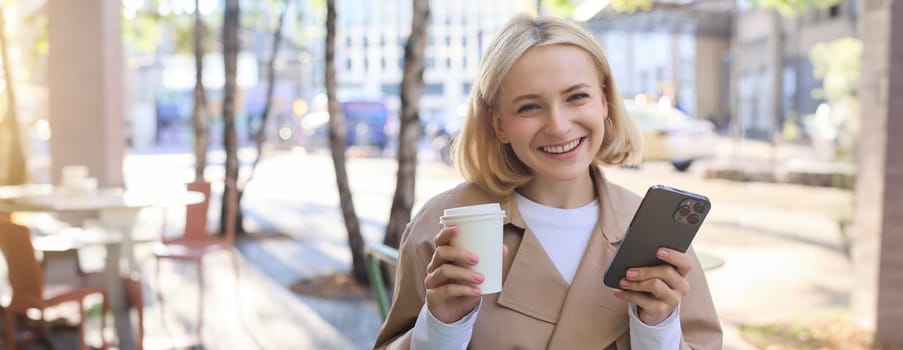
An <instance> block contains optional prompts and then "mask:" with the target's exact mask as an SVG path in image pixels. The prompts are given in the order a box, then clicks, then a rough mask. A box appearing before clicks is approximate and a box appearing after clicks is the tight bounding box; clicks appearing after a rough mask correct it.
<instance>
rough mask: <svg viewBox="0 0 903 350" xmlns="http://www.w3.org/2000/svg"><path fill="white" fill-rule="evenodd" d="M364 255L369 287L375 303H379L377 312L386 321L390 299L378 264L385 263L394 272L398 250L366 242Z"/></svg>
mask: <svg viewBox="0 0 903 350" xmlns="http://www.w3.org/2000/svg"><path fill="white" fill-rule="evenodd" d="M364 254H365V255H366V259H367V276H368V277H369V278H370V287H371V288H373V293H374V294H375V295H376V302H377V303H379V312H380V314H381V315H382V317H383V319H386V316H387V315H388V314H389V307H390V306H391V305H392V297H391V295H389V288H388V286H386V282H385V279H384V277H383V273H382V268H381V267H382V264H380V263H381V262H382V263H385V264H386V266H387V267H388V268H389V269H392V270H394V269H395V267H396V266H397V265H398V250H397V249H395V248H392V247H389V246H387V245H384V244H380V243H373V242H368V243H367V244H366V245H365V246H364Z"/></svg>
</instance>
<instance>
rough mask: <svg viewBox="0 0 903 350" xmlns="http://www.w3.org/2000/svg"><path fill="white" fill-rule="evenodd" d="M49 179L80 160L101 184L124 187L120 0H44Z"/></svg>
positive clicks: (56, 180)
mask: <svg viewBox="0 0 903 350" xmlns="http://www.w3.org/2000/svg"><path fill="white" fill-rule="evenodd" d="M47 12H48V18H49V20H48V22H49V33H50V34H49V38H50V52H49V59H48V63H49V64H48V73H49V74H48V80H49V86H50V127H51V130H52V133H53V135H52V137H51V139H50V157H51V167H50V169H51V170H50V171H51V174H50V178H51V179H52V180H51V181H52V182H53V183H54V184H58V183H59V179H60V169H61V168H62V167H63V166H66V165H72V164H84V165H87V166H88V168H89V171H90V174H89V176H92V177H96V178H97V179H98V183H99V184H100V185H101V186H121V185H123V175H122V158H123V154H124V149H125V128H126V124H125V115H124V113H123V109H124V107H123V104H124V103H123V89H124V84H123V49H122V29H121V23H120V17H121V10H120V1H119V0H79V1H64V0H54V1H48V2H47Z"/></svg>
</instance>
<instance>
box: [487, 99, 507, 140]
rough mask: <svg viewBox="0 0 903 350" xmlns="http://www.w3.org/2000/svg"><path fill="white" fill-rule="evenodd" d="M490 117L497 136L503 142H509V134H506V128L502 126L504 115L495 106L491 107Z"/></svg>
mask: <svg viewBox="0 0 903 350" xmlns="http://www.w3.org/2000/svg"><path fill="white" fill-rule="evenodd" d="M489 118H490V120H492V130H493V131H495V137H496V138H498V139H499V141H501V142H502V143H508V142H510V141H508V136H507V135H506V134H505V130H504V129H503V128H502V116H501V115H499V113H498V112H497V111H496V110H495V108H490V109H489Z"/></svg>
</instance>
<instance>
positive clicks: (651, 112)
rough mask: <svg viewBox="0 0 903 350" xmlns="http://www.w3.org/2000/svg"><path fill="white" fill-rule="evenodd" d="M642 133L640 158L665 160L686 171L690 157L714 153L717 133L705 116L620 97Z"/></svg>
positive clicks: (704, 156) (689, 163)
mask: <svg viewBox="0 0 903 350" xmlns="http://www.w3.org/2000/svg"><path fill="white" fill-rule="evenodd" d="M624 103H625V108H626V109H627V113H628V114H630V116H631V117H632V118H633V120H634V121H635V122H636V124H637V126H638V127H639V129H640V133H641V134H642V135H643V161H668V162H671V164H672V165H673V166H674V169H677V170H678V171H686V170H687V169H689V168H690V165H692V164H693V161H695V160H698V159H702V158H709V157H712V156H714V155H715V147H716V144H717V140H718V134H717V133H716V132H715V125H714V124H712V122H710V121H707V120H700V119H696V118H693V117H690V116H688V115H687V114H685V113H684V112H681V111H680V110H678V109H676V108H673V107H670V106H665V107H661V106H660V105H659V104H656V103H637V102H635V101H633V100H626V101H624Z"/></svg>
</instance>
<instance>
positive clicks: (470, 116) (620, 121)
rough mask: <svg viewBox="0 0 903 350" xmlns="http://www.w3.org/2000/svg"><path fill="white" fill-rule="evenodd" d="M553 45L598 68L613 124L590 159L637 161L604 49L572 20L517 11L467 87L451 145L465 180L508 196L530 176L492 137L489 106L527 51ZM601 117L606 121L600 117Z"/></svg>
mask: <svg viewBox="0 0 903 350" xmlns="http://www.w3.org/2000/svg"><path fill="white" fill-rule="evenodd" d="M554 44H566V45H573V46H576V47H578V48H581V49H583V51H585V52H587V53H588V54H589V55H590V57H591V58H592V60H593V62H594V63H595V65H596V69H597V71H598V72H599V82H600V86H601V87H602V90H603V92H604V94H605V98H606V100H607V103H608V111H609V114H608V118H609V120H610V121H611V124H609V125H607V127H606V128H605V135H604V140H603V142H602V146H601V147H600V149H599V153H598V154H597V155H596V158H595V160H594V162H593V163H594V164H596V165H603V164H604V165H620V164H636V163H637V162H639V160H640V157H641V149H642V140H641V138H640V134H639V131H637V127H636V125H635V124H634V123H633V121H632V120H631V119H630V117H629V116H628V115H627V112H626V110H625V109H624V102H623V100H622V99H621V96H620V94H618V89H617V88H616V86H615V82H614V80H613V79H612V74H611V68H610V67H609V65H608V59H607V58H606V56H605V52H604V51H603V50H602V47H600V46H599V44H598V43H597V42H596V41H595V40H594V39H593V37H592V36H591V35H590V34H589V33H587V32H586V31H584V30H583V29H581V28H580V27H578V26H576V25H574V24H572V23H569V22H566V21H564V20H561V19H558V18H554V17H544V16H539V17H532V16H528V15H520V16H517V17H515V18H513V19H512V20H511V21H510V22H508V24H507V25H506V26H505V27H504V28H503V29H502V30H501V32H499V34H498V35H497V36H496V37H495V39H493V41H492V43H491V44H489V47H488V48H487V49H486V53H485V55H484V56H483V62H482V64H481V65H480V73H479V76H478V77H477V81H475V82H474V84H473V87H472V88H471V91H470V106H469V108H468V111H467V116H466V118H465V120H464V126H463V128H462V129H461V134H460V135H459V136H458V138H457V139H456V141H455V144H454V145H453V152H454V159H455V164H456V166H457V167H458V170H459V171H460V172H461V174H462V175H463V176H464V178H465V179H466V180H467V181H470V182H472V183H474V184H477V185H479V186H481V187H483V188H484V189H485V190H487V191H488V192H489V193H491V194H493V195H495V196H499V197H501V196H505V195H508V194H510V193H511V192H512V191H513V190H514V189H515V188H518V187H520V186H522V185H524V184H526V183H527V182H529V181H530V180H531V179H532V178H533V175H532V174H531V171H530V169H529V168H528V167H527V166H526V165H525V164H524V163H523V162H521V161H520V159H518V158H517V156H516V155H515V154H514V150H512V149H511V146H510V145H508V144H504V143H502V142H501V141H500V140H499V139H498V138H497V137H496V135H495V132H494V129H493V127H492V109H493V108H494V107H493V106H494V105H495V103H496V99H497V98H498V94H499V89H500V87H501V84H502V80H504V79H505V76H506V75H507V74H508V71H509V70H511V67H512V66H513V65H514V62H516V61H517V60H518V59H519V58H520V57H521V56H522V55H523V54H524V52H526V51H527V50H528V49H530V48H531V47H535V46H544V45H554ZM599 120H600V122H601V123H605V120H604V118H600V119H599Z"/></svg>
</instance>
